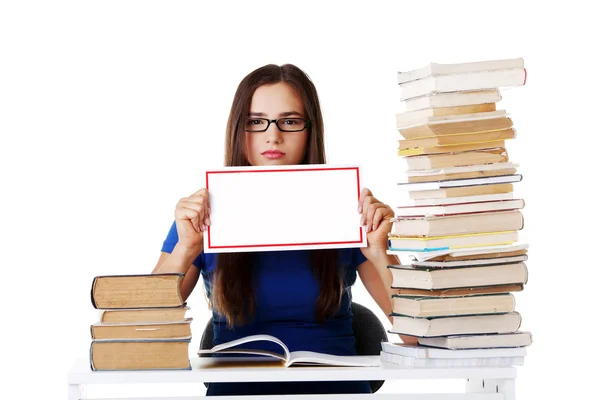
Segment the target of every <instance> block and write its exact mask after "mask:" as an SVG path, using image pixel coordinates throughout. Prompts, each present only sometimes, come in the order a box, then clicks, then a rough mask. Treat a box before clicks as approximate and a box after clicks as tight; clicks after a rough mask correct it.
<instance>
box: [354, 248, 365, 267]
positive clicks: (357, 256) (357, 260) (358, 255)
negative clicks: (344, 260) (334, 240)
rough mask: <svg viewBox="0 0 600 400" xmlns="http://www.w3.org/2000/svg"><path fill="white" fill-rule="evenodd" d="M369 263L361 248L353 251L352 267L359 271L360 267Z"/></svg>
mask: <svg viewBox="0 0 600 400" xmlns="http://www.w3.org/2000/svg"><path fill="white" fill-rule="evenodd" d="M365 261H367V257H365V255H364V254H363V253H362V251H360V249H359V248H354V249H352V265H354V268H357V269H358V266H359V265H360V264H362V263H364V262H365Z"/></svg>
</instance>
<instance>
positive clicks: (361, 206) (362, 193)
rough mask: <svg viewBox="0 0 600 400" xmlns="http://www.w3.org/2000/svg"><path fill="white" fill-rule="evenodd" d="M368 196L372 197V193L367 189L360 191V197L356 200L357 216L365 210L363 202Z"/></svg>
mask: <svg viewBox="0 0 600 400" xmlns="http://www.w3.org/2000/svg"><path fill="white" fill-rule="evenodd" d="M368 196H373V193H371V191H370V190H369V189H367V188H363V190H361V191H360V196H359V200H358V213H359V214H362V213H363V210H364V208H365V206H364V202H365V199H366V198H367V197H368Z"/></svg>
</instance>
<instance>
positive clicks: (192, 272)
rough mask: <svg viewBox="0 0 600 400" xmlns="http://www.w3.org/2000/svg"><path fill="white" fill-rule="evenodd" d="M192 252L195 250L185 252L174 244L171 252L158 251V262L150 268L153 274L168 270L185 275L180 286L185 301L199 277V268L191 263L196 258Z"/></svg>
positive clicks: (167, 271)
mask: <svg viewBox="0 0 600 400" xmlns="http://www.w3.org/2000/svg"><path fill="white" fill-rule="evenodd" d="M194 254H195V252H186V251H184V250H182V249H181V248H178V246H177V245H175V248H174V249H173V252H172V253H170V254H169V253H165V252H161V253H160V257H159V258H158V262H157V263H156V266H155V267H154V269H153V270H152V273H153V274H164V273H169V272H177V273H182V274H184V275H185V277H184V278H183V282H182V283H181V287H180V291H181V297H182V298H183V301H186V300H187V298H188V297H189V296H190V294H191V293H192V291H193V290H194V287H195V286H196V283H197V282H198V278H199V277H200V270H199V269H198V268H197V267H196V266H195V265H193V264H192V263H193V261H194V260H195V259H196V257H195V256H194Z"/></svg>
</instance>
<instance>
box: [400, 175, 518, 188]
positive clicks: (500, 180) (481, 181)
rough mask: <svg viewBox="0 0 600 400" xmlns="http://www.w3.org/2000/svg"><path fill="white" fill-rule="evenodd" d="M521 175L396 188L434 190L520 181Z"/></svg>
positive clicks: (411, 184)
mask: <svg viewBox="0 0 600 400" xmlns="http://www.w3.org/2000/svg"><path fill="white" fill-rule="evenodd" d="M522 179H523V176H522V175H521V174H513V175H498V176H486V177H479V178H463V179H450V180H439V181H430V182H417V183H404V182H400V183H398V185H397V186H398V189H400V190H406V191H411V190H435V189H442V188H449V187H463V186H477V185H491V184H500V183H516V182H521V180H522Z"/></svg>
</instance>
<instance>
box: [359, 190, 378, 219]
mask: <svg viewBox="0 0 600 400" xmlns="http://www.w3.org/2000/svg"><path fill="white" fill-rule="evenodd" d="M374 201H376V199H375V198H374V197H373V196H367V197H365V198H364V199H363V202H362V216H361V218H360V225H361V226H364V225H366V224H367V221H368V211H369V207H370V206H371V203H373V202H374Z"/></svg>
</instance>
